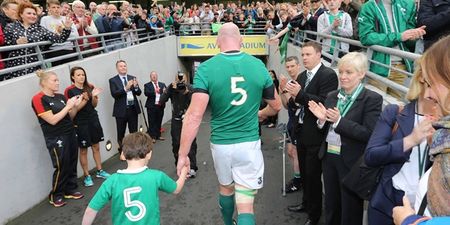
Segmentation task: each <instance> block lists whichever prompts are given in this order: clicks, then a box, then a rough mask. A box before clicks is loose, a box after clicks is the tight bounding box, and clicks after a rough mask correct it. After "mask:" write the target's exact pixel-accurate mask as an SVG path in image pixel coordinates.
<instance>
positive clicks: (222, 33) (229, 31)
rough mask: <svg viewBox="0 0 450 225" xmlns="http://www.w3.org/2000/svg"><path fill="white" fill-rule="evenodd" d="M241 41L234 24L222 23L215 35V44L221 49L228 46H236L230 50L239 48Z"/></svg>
mask: <svg viewBox="0 0 450 225" xmlns="http://www.w3.org/2000/svg"><path fill="white" fill-rule="evenodd" d="M241 42H242V37H241V34H240V32H239V28H238V27H237V26H236V24H234V23H225V24H223V25H222V27H221V28H220V30H219V34H218V35H217V44H218V45H219V48H221V50H230V49H229V48H237V49H232V50H239V49H240V45H241ZM223 48H224V49H223Z"/></svg>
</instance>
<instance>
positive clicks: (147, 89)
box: [144, 81, 166, 108]
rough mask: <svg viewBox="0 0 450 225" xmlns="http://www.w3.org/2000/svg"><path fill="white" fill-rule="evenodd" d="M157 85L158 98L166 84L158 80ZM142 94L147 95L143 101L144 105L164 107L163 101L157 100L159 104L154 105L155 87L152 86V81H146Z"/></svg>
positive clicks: (147, 106)
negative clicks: (158, 90)
mask: <svg viewBox="0 0 450 225" xmlns="http://www.w3.org/2000/svg"><path fill="white" fill-rule="evenodd" d="M158 86H159V89H160V95H161V96H160V100H161V97H162V94H163V90H164V89H165V88H166V84H164V83H163V82H159V81H158ZM144 95H145V96H147V101H145V107H146V108H151V107H163V108H164V107H165V102H162V101H159V102H160V105H159V106H158V105H155V99H156V92H155V87H153V82H151V81H150V82H148V83H146V84H145V85H144Z"/></svg>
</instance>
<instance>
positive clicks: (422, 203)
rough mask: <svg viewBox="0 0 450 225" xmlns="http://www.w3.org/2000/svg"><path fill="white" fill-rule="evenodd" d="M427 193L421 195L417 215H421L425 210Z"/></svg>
mask: <svg viewBox="0 0 450 225" xmlns="http://www.w3.org/2000/svg"><path fill="white" fill-rule="evenodd" d="M427 194H428V192H427V193H425V195H424V196H423V199H422V202H421V203H420V207H419V211H418V212H417V215H419V216H423V213H424V212H425V208H426V207H427V204H428V201H427Z"/></svg>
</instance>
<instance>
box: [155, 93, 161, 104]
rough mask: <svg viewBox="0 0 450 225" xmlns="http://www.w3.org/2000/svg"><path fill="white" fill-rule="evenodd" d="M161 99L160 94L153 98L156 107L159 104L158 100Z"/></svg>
mask: <svg viewBox="0 0 450 225" xmlns="http://www.w3.org/2000/svg"><path fill="white" fill-rule="evenodd" d="M160 97H161V95H160V94H156V97H155V104H156V105H157V104H159V98H160Z"/></svg>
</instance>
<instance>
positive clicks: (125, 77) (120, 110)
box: [109, 60, 142, 152]
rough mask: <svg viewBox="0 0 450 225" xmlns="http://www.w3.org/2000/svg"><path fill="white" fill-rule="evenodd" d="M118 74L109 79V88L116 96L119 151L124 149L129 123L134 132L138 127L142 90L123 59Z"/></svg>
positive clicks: (131, 130)
mask: <svg viewBox="0 0 450 225" xmlns="http://www.w3.org/2000/svg"><path fill="white" fill-rule="evenodd" d="M116 69H117V73H118V74H117V75H115V76H114V77H112V78H110V79H109V88H110V91H111V95H112V97H113V98H114V108H113V117H115V118H116V125H117V143H118V144H119V152H121V151H122V149H121V148H122V139H123V137H124V136H125V129H126V128H127V124H128V131H129V132H130V133H134V132H136V131H137V128H138V115H139V114H140V113H141V109H140V108H139V103H138V101H137V98H136V96H139V95H141V93H142V91H141V89H140V88H139V84H138V82H137V80H136V77H135V76H131V75H129V74H128V73H127V72H128V71H127V63H126V62H125V61H123V60H119V61H117V62H116Z"/></svg>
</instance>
